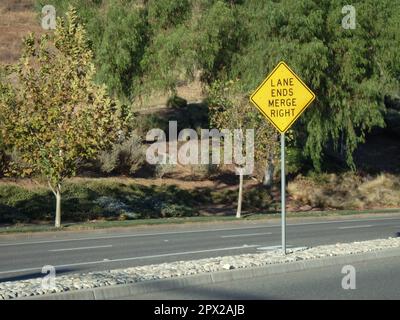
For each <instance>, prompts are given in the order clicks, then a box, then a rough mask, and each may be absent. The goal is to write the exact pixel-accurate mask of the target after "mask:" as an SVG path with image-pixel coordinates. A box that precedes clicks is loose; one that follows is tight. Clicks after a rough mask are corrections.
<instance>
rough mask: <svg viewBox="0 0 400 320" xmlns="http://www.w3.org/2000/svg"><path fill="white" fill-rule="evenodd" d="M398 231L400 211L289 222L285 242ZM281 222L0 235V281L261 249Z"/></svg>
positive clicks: (275, 241) (274, 241)
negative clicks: (47, 270)
mask: <svg viewBox="0 0 400 320" xmlns="http://www.w3.org/2000/svg"><path fill="white" fill-rule="evenodd" d="M398 234H400V215H393V216H387V215H386V216H382V217H367V218H351V219H336V220H321V219H314V220H310V219H306V220H302V221H299V220H296V222H290V221H288V225H287V244H288V247H291V246H292V247H298V246H315V245H321V244H332V243H337V242H352V241H359V240H368V239H378V238H387V237H389V236H398ZM280 239H281V234H280V224H279V221H274V222H265V221H263V222H260V221H255V220H254V221H247V222H241V223H213V224H185V225H175V226H172V225H165V226H153V227H140V228H135V229H115V230H101V231H95V232H80V233H77V232H74V233H66V232H56V233H48V234H45V233H43V234H40V235H35V234H33V235H29V236H28V235H16V236H0V282H3V281H12V280H20V279H27V278H32V277H38V276H42V274H41V269H42V267H43V266H45V265H52V266H54V267H55V268H56V270H57V274H58V275H60V274H65V273H73V272H84V271H95V270H108V269H115V268H125V267H132V266H138V265H147V264H155V263H162V262H168V261H177V260H190V259H200V258H205V257H215V256H221V255H233V254H240V253H251V252H257V251H259V248H260V247H267V249H268V248H274V247H278V246H279V245H280V241H281V240H280Z"/></svg>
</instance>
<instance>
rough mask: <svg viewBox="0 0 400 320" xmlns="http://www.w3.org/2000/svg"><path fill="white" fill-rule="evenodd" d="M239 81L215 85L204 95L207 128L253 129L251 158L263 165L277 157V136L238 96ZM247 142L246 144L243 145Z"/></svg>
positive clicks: (247, 102)
mask: <svg viewBox="0 0 400 320" xmlns="http://www.w3.org/2000/svg"><path fill="white" fill-rule="evenodd" d="M240 84H241V83H240V81H232V80H231V81H228V82H226V83H223V82H221V81H216V82H214V83H212V84H211V86H210V89H209V91H208V106H209V111H210V117H209V119H210V126H211V127H214V128H218V129H242V130H246V129H254V130H255V134H254V140H255V141H256V142H257V143H255V145H254V156H255V160H256V161H259V162H260V161H261V162H264V163H265V161H266V160H267V159H268V158H270V157H272V158H276V156H277V148H278V143H277V133H276V131H275V129H274V128H273V127H272V125H270V124H269V123H268V122H267V121H266V120H265V118H264V117H263V116H262V115H261V113H260V112H259V111H258V110H257V109H256V108H254V106H253V105H251V104H250V102H249V99H248V97H247V96H245V97H243V96H241V95H240ZM243 142H247V143H248V141H243Z"/></svg>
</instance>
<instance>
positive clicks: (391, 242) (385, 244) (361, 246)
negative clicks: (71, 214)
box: [0, 238, 400, 300]
mask: <svg viewBox="0 0 400 320" xmlns="http://www.w3.org/2000/svg"><path fill="white" fill-rule="evenodd" d="M399 247H400V238H388V239H378V240H369V241H360V242H352V243H338V244H334V245H324V246H318V247H313V248H297V249H296V248H295V249H288V250H287V251H288V254H287V255H283V254H282V253H281V251H280V250H273V251H267V252H262V253H254V254H241V255H236V256H225V257H216V258H207V259H200V260H191V261H176V262H171V263H162V264H153V265H147V266H139V267H132V268H127V269H115V270H107V271H100V272H88V273H80V274H69V275H62V276H57V277H56V279H55V280H56V281H55V287H54V288H51V289H44V288H43V287H42V278H35V279H29V280H21V281H9V282H3V283H0V300H1V299H13V298H20V297H28V296H36V295H42V294H49V293H58V292H65V291H71V290H80V289H89V288H96V287H104V286H112V285H118V284H129V283H135V282H141V281H149V280H156V279H165V278H172V277H180V276H188V275H194V274H199V273H205V272H215V271H222V270H230V269H240V268H249V267H261V266H265V265H268V264H277V263H288V262H294V261H300V260H310V259H318V258H324V257H332V256H343V255H349V254H357V253H366V252H371V251H378V250H383V249H390V248H399Z"/></svg>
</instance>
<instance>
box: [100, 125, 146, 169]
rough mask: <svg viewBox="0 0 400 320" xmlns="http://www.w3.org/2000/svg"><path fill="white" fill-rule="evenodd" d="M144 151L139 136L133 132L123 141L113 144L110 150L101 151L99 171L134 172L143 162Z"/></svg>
mask: <svg viewBox="0 0 400 320" xmlns="http://www.w3.org/2000/svg"><path fill="white" fill-rule="evenodd" d="M145 152H146V151H145V148H144V146H143V144H142V140H141V138H140V137H139V136H138V135H137V134H135V133H133V134H132V135H131V136H130V137H129V138H128V139H126V140H124V141H123V142H121V143H118V144H114V145H113V146H112V149H111V150H110V151H103V152H101V153H100V154H99V156H98V162H99V163H100V171H101V172H103V173H119V174H134V173H135V172H137V171H138V170H139V169H140V168H141V167H142V166H143V165H144V164H145V162H146V156H145Z"/></svg>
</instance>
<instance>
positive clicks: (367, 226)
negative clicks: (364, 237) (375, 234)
mask: <svg viewBox="0 0 400 320" xmlns="http://www.w3.org/2000/svg"><path fill="white" fill-rule="evenodd" d="M369 227H372V225H371V224H365V225H361V226H347V227H339V228H338V229H357V228H369Z"/></svg>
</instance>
